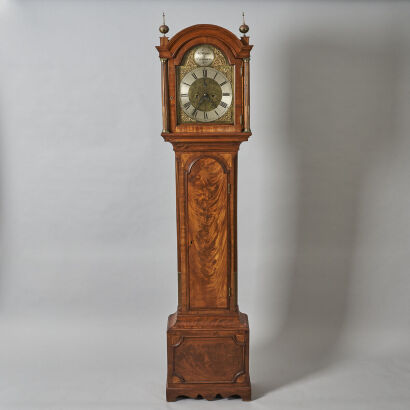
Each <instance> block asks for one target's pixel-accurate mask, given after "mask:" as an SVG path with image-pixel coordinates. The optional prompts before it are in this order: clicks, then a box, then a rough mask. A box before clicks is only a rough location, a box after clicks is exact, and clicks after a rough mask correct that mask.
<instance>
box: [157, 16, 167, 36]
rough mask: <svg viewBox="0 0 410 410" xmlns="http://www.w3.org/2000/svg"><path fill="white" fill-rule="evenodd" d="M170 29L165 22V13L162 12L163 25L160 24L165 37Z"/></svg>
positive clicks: (160, 29) (160, 30)
mask: <svg viewBox="0 0 410 410" xmlns="http://www.w3.org/2000/svg"><path fill="white" fill-rule="evenodd" d="M168 31H169V27H168V26H167V25H166V24H165V13H162V25H161V26H159V32H160V33H162V34H163V35H164V37H165V34H167V33H168Z"/></svg>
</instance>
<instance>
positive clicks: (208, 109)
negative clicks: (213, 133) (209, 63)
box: [179, 67, 232, 122]
mask: <svg viewBox="0 0 410 410" xmlns="http://www.w3.org/2000/svg"><path fill="white" fill-rule="evenodd" d="M179 88H180V90H179V91H180V93H179V95H180V103H181V108H182V109H183V111H184V112H185V113H186V114H187V115H188V116H189V117H190V118H192V119H194V120H196V121H199V122H212V121H218V119H219V118H221V117H222V116H223V115H224V114H225V113H226V111H227V110H228V109H229V107H230V106H231V104H232V84H231V83H230V81H229V80H228V79H227V78H226V76H225V75H224V74H223V73H222V72H221V71H218V70H216V69H215V68H212V67H198V68H196V69H194V70H192V71H190V72H188V73H187V74H186V75H185V76H184V77H183V78H182V80H181V83H180V85H179Z"/></svg>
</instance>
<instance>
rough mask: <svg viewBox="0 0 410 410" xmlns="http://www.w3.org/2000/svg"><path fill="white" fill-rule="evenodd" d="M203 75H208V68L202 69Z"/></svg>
mask: <svg viewBox="0 0 410 410" xmlns="http://www.w3.org/2000/svg"><path fill="white" fill-rule="evenodd" d="M202 75H203V76H204V77H205V78H206V77H208V70H206V69H204V70H203V71H202Z"/></svg>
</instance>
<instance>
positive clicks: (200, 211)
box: [187, 157, 229, 309]
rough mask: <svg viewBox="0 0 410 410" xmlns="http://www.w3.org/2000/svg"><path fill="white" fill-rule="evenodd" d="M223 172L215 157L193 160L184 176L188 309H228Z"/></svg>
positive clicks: (226, 218) (225, 205)
mask: <svg viewBox="0 0 410 410" xmlns="http://www.w3.org/2000/svg"><path fill="white" fill-rule="evenodd" d="M227 185H228V184H227V172H226V170H225V169H224V168H223V165H222V164H221V163H220V162H219V161H218V160H217V159H215V158H212V157H202V158H199V159H197V160H195V161H194V162H193V163H192V164H191V165H190V169H189V172H188V174H187V218H188V223H187V225H188V254H189V256H188V261H189V262H188V263H189V268H188V270H189V273H188V275H189V306H190V308H191V309H228V308H229V303H228V272H229V268H228V207H227V197H228V191H227Z"/></svg>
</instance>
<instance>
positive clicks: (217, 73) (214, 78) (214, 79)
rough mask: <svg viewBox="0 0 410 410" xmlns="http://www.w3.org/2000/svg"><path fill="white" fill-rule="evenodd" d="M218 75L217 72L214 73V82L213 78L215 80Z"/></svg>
mask: <svg viewBox="0 0 410 410" xmlns="http://www.w3.org/2000/svg"><path fill="white" fill-rule="evenodd" d="M218 74H219V73H218V71H217V72H216V74H215V75H214V80H215V78H216V76H217V75H218Z"/></svg>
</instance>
